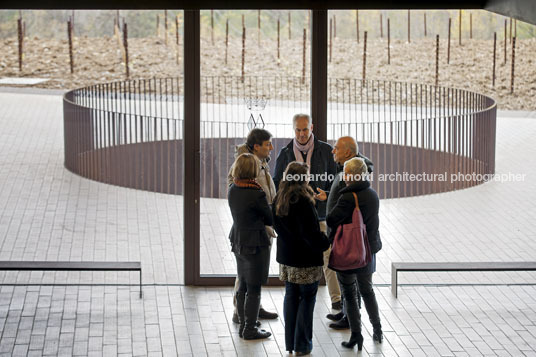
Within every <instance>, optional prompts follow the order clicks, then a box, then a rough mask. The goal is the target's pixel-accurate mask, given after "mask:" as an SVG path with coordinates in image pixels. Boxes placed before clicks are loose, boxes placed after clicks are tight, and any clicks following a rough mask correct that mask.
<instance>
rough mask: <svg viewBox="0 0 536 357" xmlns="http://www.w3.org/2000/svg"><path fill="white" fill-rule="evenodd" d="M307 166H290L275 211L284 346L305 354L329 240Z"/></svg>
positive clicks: (309, 347) (277, 196)
mask: <svg viewBox="0 0 536 357" xmlns="http://www.w3.org/2000/svg"><path fill="white" fill-rule="evenodd" d="M307 178H308V166H307V164H304V163H301V162H296V161H294V162H291V163H290V164H288V166H287V168H286V170H285V173H284V175H283V180H282V181H281V183H280V184H279V191H278V192H277V195H276V196H275V200H274V205H273V208H272V212H273V216H274V228H275V230H276V232H277V234H278V238H277V262H278V263H279V264H280V265H279V279H281V280H282V281H284V282H285V300H284V307H283V315H284V317H285V345H286V349H287V351H289V352H290V353H292V351H296V355H298V356H301V355H306V354H309V353H310V352H311V350H312V349H313V343H312V339H313V310H314V307H315V302H316V293H317V291H318V281H319V280H320V278H321V277H322V266H323V265H324V259H323V252H324V251H325V250H327V249H328V248H329V240H328V239H327V237H326V236H325V234H324V233H323V232H322V231H321V230H320V225H319V223H318V216H317V213H316V209H315V200H314V193H313V190H312V189H311V187H309V185H308V180H307Z"/></svg>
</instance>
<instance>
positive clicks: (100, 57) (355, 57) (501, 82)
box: [0, 36, 536, 110]
mask: <svg viewBox="0 0 536 357" xmlns="http://www.w3.org/2000/svg"><path fill="white" fill-rule="evenodd" d="M252 37H253V38H251V39H248V40H247V42H246V61H245V73H246V75H262V76H301V75H302V69H303V41H302V40H301V39H297V38H296V39H293V40H288V39H285V40H282V41H281V47H280V59H279V60H278V58H277V47H276V46H277V41H275V40H268V39H263V40H262V42H261V44H260V45H259V44H258V43H257V37H256V36H252ZM173 40H174V38H173V37H172V36H170V38H169V43H168V44H167V45H166V44H165V41H164V39H162V38H157V37H150V38H132V39H129V45H128V46H129V58H130V78H153V77H174V76H179V75H181V71H182V63H183V61H182V60H183V58H182V53H181V55H180V57H179V59H178V63H177V46H176V45H175V44H174V43H172V41H173ZM0 44H1V52H0V77H17V76H22V77H42V78H49V79H50V80H49V81H48V82H45V83H42V84H39V85H36V87H41V88H60V89H72V88H77V87H82V86H86V85H90V84H95V83H103V82H109V81H117V80H123V79H125V65H124V61H123V56H122V54H121V50H120V46H119V42H118V40H117V38H115V37H104V38H87V37H77V38H75V40H74V61H75V72H74V74H71V73H70V70H69V53H68V43H67V41H66V40H53V39H47V40H44V39H38V38H26V39H25V47H24V64H23V70H22V72H19V70H18V60H17V58H18V57H17V54H18V49H17V41H16V39H15V38H11V39H7V40H2V41H1V42H0ZM367 47H368V50H367V60H366V64H367V66H366V78H367V79H383V80H397V81H408V82H417V83H427V84H433V83H434V79H435V39H432V38H429V39H417V40H414V41H412V42H411V43H407V42H406V41H401V40H394V41H392V42H391V64H390V65H388V64H387V40H386V39H373V40H370V41H369V42H368V44H367ZM179 48H180V51H182V46H179ZM309 50H310V43H307V48H306V65H307V73H306V75H308V74H309V67H308V66H309V64H310V53H309ZM180 51H179V52H180ZM201 52H202V54H201V56H202V58H201V62H202V69H201V75H202V76H240V74H241V56H242V41H241V39H230V40H229V48H228V54H227V55H228V58H227V65H226V64H225V52H226V49H225V44H224V40H223V39H221V38H217V39H216V41H215V44H214V45H212V44H211V42H210V40H206V39H202V47H201ZM328 53H329V51H328ZM535 54H536V39H527V40H518V41H517V43H516V51H515V84H514V85H515V88H514V93H513V94H511V93H510V81H511V57H512V48H511V44H510V43H509V42H508V43H507V61H506V63H505V62H504V42H503V41H498V42H497V66H496V76H497V79H496V84H495V87H492V64H493V62H492V61H493V41H490V40H468V39H467V40H464V41H463V43H462V46H459V44H458V42H457V40H453V41H452V42H451V54H450V63H449V64H447V42H446V40H441V42H440V58H439V83H440V85H443V86H449V87H455V88H462V89H469V90H472V91H476V92H479V93H484V94H487V95H490V96H491V97H493V98H495V99H496V100H497V102H498V107H499V109H511V110H536V100H535V99H534V97H535V96H536V58H535ZM362 70H363V42H361V43H360V44H357V43H356V41H355V40H347V39H339V38H337V39H335V40H334V42H333V47H332V53H331V62H330V63H329V77H331V78H361V77H362V74H363V73H362Z"/></svg>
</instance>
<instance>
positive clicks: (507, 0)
mask: <svg viewBox="0 0 536 357" xmlns="http://www.w3.org/2000/svg"><path fill="white" fill-rule="evenodd" d="M0 9H185V10H195V9H315V10H327V9H393V10H396V9H415V10H418V9H430V10H433V9H484V10H488V11H493V12H496V13H499V14H501V15H505V16H509V17H513V18H516V19H518V20H521V21H525V22H529V23H532V24H536V1H535V0H464V1H460V0H450V1H449V0H439V1H430V0H428V1H421V0H403V1H394V0H360V1H350V0H330V1H326V0H313V1H305V0H265V1H251V0H250V1H248V0H226V1H217V0H175V1H172V0H135V1H133V0H76V1H73V0H47V1H43V0H0Z"/></svg>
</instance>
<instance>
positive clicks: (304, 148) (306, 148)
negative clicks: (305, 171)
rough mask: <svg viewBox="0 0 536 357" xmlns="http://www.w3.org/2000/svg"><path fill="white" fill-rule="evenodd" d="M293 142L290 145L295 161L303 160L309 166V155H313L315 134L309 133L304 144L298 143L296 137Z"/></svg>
mask: <svg viewBox="0 0 536 357" xmlns="http://www.w3.org/2000/svg"><path fill="white" fill-rule="evenodd" d="M293 142H294V144H293V145H292V147H293V150H294V156H295V157H296V161H298V162H305V163H306V164H307V165H308V166H309V168H310V167H311V157H312V156H313V150H314V148H315V136H314V134H313V133H311V136H310V137H309V141H307V143H306V144H300V143H299V142H298V140H296V138H294V139H293ZM302 152H303V153H305V156H306V157H307V159H306V158H305V157H303V154H302Z"/></svg>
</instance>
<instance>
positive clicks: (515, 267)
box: [391, 262, 536, 298]
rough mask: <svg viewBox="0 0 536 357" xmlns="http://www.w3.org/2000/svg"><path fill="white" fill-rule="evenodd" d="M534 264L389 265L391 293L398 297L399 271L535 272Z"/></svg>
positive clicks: (458, 263) (535, 263) (453, 263)
mask: <svg viewBox="0 0 536 357" xmlns="http://www.w3.org/2000/svg"><path fill="white" fill-rule="evenodd" d="M535 270H536V262H452V263H402V262H397V263H395V262H393V263H392V264H391V293H392V294H393V296H394V297H395V298H397V297H398V272H399V271H420V272H427V271H535Z"/></svg>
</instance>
